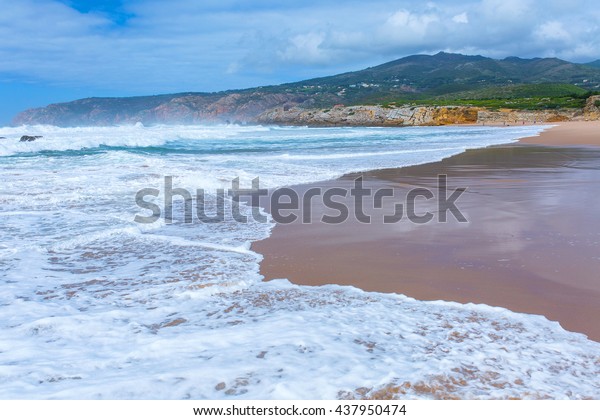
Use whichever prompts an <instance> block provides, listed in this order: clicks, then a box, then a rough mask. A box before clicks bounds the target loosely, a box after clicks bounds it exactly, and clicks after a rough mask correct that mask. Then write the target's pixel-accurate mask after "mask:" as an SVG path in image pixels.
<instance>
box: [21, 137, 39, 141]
mask: <svg viewBox="0 0 600 420" xmlns="http://www.w3.org/2000/svg"><path fill="white" fill-rule="evenodd" d="M42 137H44V136H22V137H21V140H19V141H35V140H37V139H41V138H42Z"/></svg>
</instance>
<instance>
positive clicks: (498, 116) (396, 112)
mask: <svg viewBox="0 0 600 420" xmlns="http://www.w3.org/2000/svg"><path fill="white" fill-rule="evenodd" d="M595 109H596V110H597V109H598V108H595ZM594 112H595V111H593V109H592V108H590V110H589V111H588V112H587V114H586V115H587V119H600V117H599V116H598V115H597V114H594ZM582 118H583V113H582V111H581V110H576V109H572V110H544V111H518V110H510V109H501V110H487V109H484V108H477V107H466V106H465V107H462V106H439V107H438V106H414V107H398V108H393V107H381V106H349V107H344V106H335V107H333V108H330V109H302V108H289V109H287V108H277V109H273V110H270V111H267V112H265V113H263V114H261V115H259V116H258V117H257V119H256V121H257V122H258V123H261V124H283V125H314V126H337V125H346V126H414V125H446V124H476V123H480V124H523V123H525V124H531V123H536V122H537V123H543V122H558V121H568V120H573V119H582Z"/></svg>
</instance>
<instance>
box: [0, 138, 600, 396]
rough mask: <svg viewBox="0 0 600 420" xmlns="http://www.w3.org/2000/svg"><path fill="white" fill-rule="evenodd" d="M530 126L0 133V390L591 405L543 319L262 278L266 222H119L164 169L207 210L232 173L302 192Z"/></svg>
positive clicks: (589, 354) (578, 361)
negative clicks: (260, 250)
mask: <svg viewBox="0 0 600 420" xmlns="http://www.w3.org/2000/svg"><path fill="white" fill-rule="evenodd" d="M541 128H542V127H535V128H531V127H509V128H488V127H485V128H484V127H469V128H465V127H446V128H409V129H387V128H386V129H379V128H364V129H362V128H328V129H306V128H291V127H279V128H271V127H237V126H217V127H187V126H177V127H168V126H157V127H143V126H134V127H99V128H56V127H50V126H36V127H17V128H1V129H0V136H3V137H7V139H5V140H0V176H1V181H2V190H1V191H0V238H1V242H0V244H1V246H0V279H1V280H0V281H1V282H2V283H3V284H2V286H3V287H2V289H1V290H0V325H1V328H0V397H2V398H239V397H244V398H336V397H361V396H363V394H364V393H365V392H370V393H371V394H372V393H374V392H377V391H378V390H379V391H381V392H384V391H385V392H390V393H392V394H393V393H396V394H399V395H400V396H403V397H411V398H412V397H424V398H435V397H445V396H447V394H451V395H453V396H458V397H465V398H506V397H525V398H543V397H550V398H582V397H592V398H600V384H599V383H598V377H600V371H599V370H600V367H599V366H600V345H599V344H598V343H594V342H592V341H589V340H587V339H586V338H585V337H584V336H583V335H581V334H575V333H569V332H566V331H564V330H563V329H561V328H560V326H559V325H558V324H557V323H554V322H549V321H548V320H546V319H544V318H543V317H540V316H533V315H524V314H515V313H512V312H510V311H507V310H504V309H500V308H491V307H488V306H484V305H459V304H453V303H448V302H428V303H425V302H420V301H416V300H414V299H410V298H407V297H404V296H399V295H384V294H376V293H365V292H362V291H360V290H357V289H354V288H351V287H340V286H326V287H305V286H295V285H291V284H289V283H288V282H287V281H285V280H279V281H272V282H267V283H264V282H261V277H260V275H259V274H258V264H259V262H260V260H261V256H260V255H258V254H256V253H254V252H252V251H251V250H250V243H251V242H252V241H256V240H259V239H263V238H266V237H267V236H268V235H269V234H270V230H271V228H272V227H273V224H272V223H271V222H268V223H258V222H252V221H250V222H249V223H245V224H241V223H236V222H235V221H234V220H232V219H231V218H230V217H228V218H226V220H225V221H224V222H223V223H217V224H200V223H195V224H190V225H186V224H183V223H180V222H178V221H176V222H175V223H173V224H166V223H164V221H162V220H161V221H158V222H157V223H155V224H151V225H138V224H135V223H134V222H133V218H134V216H135V214H136V213H138V212H139V213H141V211H140V209H138V208H137V206H136V205H135V199H134V197H135V193H136V191H138V190H140V189H142V188H157V189H159V190H160V189H161V188H162V187H163V184H164V181H163V177H164V176H167V175H172V176H173V177H174V178H173V184H174V187H184V188H188V189H190V190H192V191H194V190H195V189H198V188H202V189H206V191H207V200H208V203H214V200H215V198H214V192H215V190H216V189H217V188H229V187H230V185H231V180H232V179H233V178H235V177H239V178H240V182H241V184H242V187H244V186H248V187H250V182H251V180H252V179H253V178H254V177H257V176H258V177H260V180H261V186H263V187H277V186H283V185H291V184H297V183H305V182H311V181H318V180H324V179H330V178H335V177H337V176H340V175H342V174H344V173H348V172H355V171H360V170H366V169H374V168H386V167H397V166H405V165H410V164H417V163H423V162H430V161H435V160H439V159H442V158H444V157H447V156H450V155H452V154H456V153H459V152H461V151H463V150H466V149H468V148H473V147H484V146H487V145H491V144H498V143H505V142H510V141H513V140H514V139H516V138H518V137H523V136H531V135H535V134H536V133H537V132H538V131H539V130H541ZM24 134H27V135H42V136H44V137H43V138H42V139H39V140H37V141H35V142H31V143H20V142H19V141H18V140H19V138H20V136H21V135H24ZM160 200H162V195H161V196H160V197H159V198H158V200H157V202H160ZM226 205H227V206H230V203H229V202H226ZM176 210H179V207H176ZM241 211H242V213H244V214H249V213H250V211H251V209H249V208H247V207H245V206H243V205H242V208H241ZM366 390H370V391H366Z"/></svg>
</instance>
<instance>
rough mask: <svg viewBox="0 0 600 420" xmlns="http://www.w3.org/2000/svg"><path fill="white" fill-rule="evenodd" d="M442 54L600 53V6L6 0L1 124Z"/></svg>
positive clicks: (519, 1)
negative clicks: (40, 110) (110, 102)
mask: <svg viewBox="0 0 600 420" xmlns="http://www.w3.org/2000/svg"><path fill="white" fill-rule="evenodd" d="M440 50H443V51H448V52H460V53H464V54H482V55H486V56H490V57H494V58H503V57H506V56H511V55H516V56H521V57H541V56H556V57H560V58H563V59H567V60H571V61H575V62H588V61H592V60H596V59H598V58H600V7H598V5H597V0H569V1H557V0H545V1H534V0H479V1H444V2H442V1H437V2H425V1H423V2H418V1H414V0H411V1H403V0H396V1H387V0H370V1H365V0H362V1H354V0H345V1H343V2H342V1H340V0H321V1H314V0H302V1H296V0H294V1H290V0H245V1H241V0H108V1H93V0H0V123H2V124H3V123H7V122H8V121H9V120H10V118H11V117H12V116H13V115H14V114H15V113H16V112H18V111H20V110H22V109H24V108H28V107H32V106H41V105H46V104H48V103H52V102H59V101H66V100H72V99H77V98H81V97H89V96H127V95H141V94H156V93H167V92H180V91H216V90H224V89H232V88H242V87H251V86H258V85H266V84H277V83H281V82H286V81H295V80H301V79H304V78H309V77H316V76H324V75H330V74H334V73H339V72H342V71H349V70H358V69H361V68H364V67H367V66H372V65H376V64H380V63H383V62H385V61H389V60H393V59H396V58H399V57H403V56H406V55H410V54H416V53H436V52H438V51H440Z"/></svg>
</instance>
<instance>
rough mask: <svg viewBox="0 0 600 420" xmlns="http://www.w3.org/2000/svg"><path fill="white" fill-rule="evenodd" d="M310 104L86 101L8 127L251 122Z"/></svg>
mask: <svg viewBox="0 0 600 420" xmlns="http://www.w3.org/2000/svg"><path fill="white" fill-rule="evenodd" d="M301 104H302V105H304V106H308V107H310V106H313V105H314V98H311V97H309V96H307V95H302V94H294V93H269V92H264V93H263V92H260V91H252V92H235V93H216V94H211V93H205V94H203V93H188V94H177V95H159V96H151V97H131V98H87V99H80V100H77V101H73V102H68V103H62V104H52V105H48V106H47V107H45V108H35V109H29V110H27V111H24V112H22V113H20V114H19V115H17V116H16V117H15V118H14V119H13V124H14V125H23V124H51V125H57V126H75V125H84V126H85V125H114V124H135V123H137V122H142V123H144V124H155V123H166V124H194V123H203V124H207V123H208V124H210V123H227V122H232V123H233V122H238V123H246V122H249V123H252V122H255V120H256V117H257V116H258V115H260V114H262V113H264V112H265V111H267V110H269V109H272V108H274V107H278V106H280V107H286V108H287V107H293V106H299V105H301Z"/></svg>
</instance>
